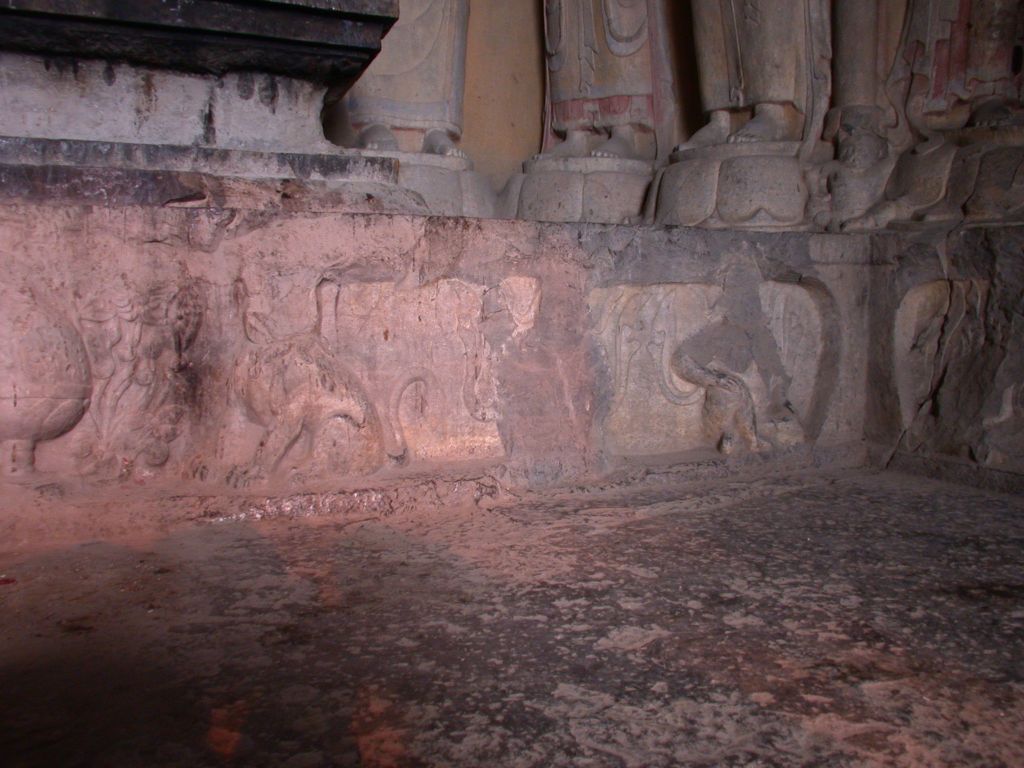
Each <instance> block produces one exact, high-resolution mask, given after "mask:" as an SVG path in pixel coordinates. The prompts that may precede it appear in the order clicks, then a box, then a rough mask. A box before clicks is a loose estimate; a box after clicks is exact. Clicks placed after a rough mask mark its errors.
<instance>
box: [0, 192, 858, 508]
mask: <svg viewBox="0 0 1024 768" xmlns="http://www.w3.org/2000/svg"><path fill="white" fill-rule="evenodd" d="M313 199H314V200H315V198H313ZM236 200H237V202H236V205H240V204H242V200H244V198H242V197H239V198H237V199H236ZM129 202H130V196H129V199H128V200H122V201H120V202H118V203H116V204H115V205H114V206H113V207H94V208H86V207H77V206H70V205H66V204H61V203H59V202H57V201H53V202H52V204H51V205H49V206H46V205H41V204H38V203H28V202H20V203H17V202H15V201H13V200H11V201H8V204H6V205H3V206H0V216H2V220H0V221H2V224H0V243H2V248H0V253H2V254H3V258H4V268H5V269H6V270H7V271H8V272H9V273H10V274H12V275H18V276H21V277H22V278H23V279H25V280H28V281H30V282H31V283H32V284H33V285H34V286H37V290H40V291H46V292H48V293H50V294H52V295H53V302H54V303H56V304H58V305H59V306H61V307H62V308H63V311H64V313H65V314H66V316H67V317H68V318H69V320H70V322H71V325H72V327H73V328H74V329H75V332H76V333H78V334H79V335H80V336H81V338H82V339H83V340H84V343H85V347H86V349H87V351H88V357H89V365H90V370H91V379H90V382H89V383H90V384H91V387H92V400H91V403H90V405H89V409H88V411H87V412H86V414H85V418H84V419H83V420H82V423H81V424H80V425H78V426H77V427H76V428H75V429H72V430H71V431H70V432H69V433H68V434H67V435H65V436H63V437H60V438H59V439H55V440H51V441H49V442H46V443H43V444H41V446H40V448H39V449H38V453H39V460H38V461H37V468H38V477H37V478H36V479H34V480H32V481H31V482H34V483H36V484H38V483H42V482H46V481H47V480H48V479H52V480H54V481H60V479H61V478H68V477H70V476H71V475H79V476H82V477H83V478H86V485H89V484H90V483H97V482H100V481H102V480H115V479H118V478H120V479H122V480H124V479H127V478H135V479H145V480H146V482H147V483H150V484H151V485H152V486H153V487H154V488H159V487H164V486H166V485H167V484H169V483H174V484H175V485H177V486H178V487H179V488H184V487H194V488H197V489H199V488H206V489H211V490H215V491H216V492H225V491H226V490H227V489H229V488H233V487H245V488H252V489H256V488H259V489H261V492H262V491H267V490H272V489H301V488H313V487H319V484H320V483H322V482H324V481H326V480H328V479H329V478H334V479H337V478H344V477H348V478H358V477H360V476H366V475H368V474H374V475H381V476H385V475H387V474H388V473H393V472H405V471H424V470H429V469H430V468H436V467H441V466H454V465H457V464H459V463H464V462H478V463H479V462H481V461H482V462H485V463H489V464H490V465H492V466H494V467H495V469H494V471H498V472H506V473H510V474H508V482H511V483H513V484H516V483H525V484H536V483H552V482H554V483H559V482H565V481H570V482H571V481H573V479H574V478H582V477H586V476H599V475H602V474H604V473H606V472H608V471H612V470H614V468H615V467H616V466H618V465H620V464H621V463H622V462H627V463H629V462H632V461H634V460H635V459H636V457H639V456H643V455H647V454H662V455H665V456H673V455H677V454H683V455H692V456H694V457H696V458H698V459H699V460H707V459H710V458H713V457H714V456H715V455H716V449H717V451H721V452H723V453H730V452H734V453H736V454H738V455H742V454H745V453H748V452H757V453H763V454H765V455H766V456H769V455H771V456H774V455H777V454H779V455H781V454H786V453H787V452H791V451H793V450H800V451H805V452H806V451H810V450H811V449H814V448H815V446H818V447H823V446H843V445H851V446H855V445H857V444H859V443H860V441H861V439H862V426H861V422H862V418H863V417H862V403H863V393H862V391H861V390H862V384H861V383H860V382H862V381H863V376H864V370H865V369H864V354H863V344H862V341H861V340H860V339H859V338H858V330H857V329H858V323H862V322H863V315H860V316H858V315H857V310H856V306H857V303H858V301H860V298H859V296H860V293H859V292H860V291H862V290H863V286H865V285H866V284H867V279H868V278H867V270H868V259H869V256H870V253H869V251H868V250H867V242H868V241H866V240H857V239H855V238H849V237H835V238H820V237H818V238H815V237H808V236H794V237H792V238H785V237H773V236H767V235H759V236H754V237H750V238H741V239H737V238H736V237H735V236H733V235H729V234H724V233H723V234H710V233H700V232H695V231H675V232H657V231H635V230H629V229H626V228H615V227H603V228H587V229H585V230H584V229H579V228H577V227H572V226H565V225H562V226H540V225H536V224H528V223H513V222H496V221H491V222H482V221H481V222H471V221H468V220H459V219H452V220H437V219H424V218H409V217H396V216H372V215H370V216H366V215H352V214H346V213H331V212H322V213H321V212H317V213H313V212H309V211H308V209H306V211H305V212H296V211H294V210H293V211H292V212H289V210H288V209H287V208H286V207H282V206H270V205H268V204H266V203H265V202H263V201H260V200H259V199H254V200H253V201H251V203H250V205H251V208H248V209H247V208H246V207H237V208H227V209H225V208H217V207H210V201H209V200H208V199H206V198H204V197H198V198H196V199H194V200H193V201H192V202H190V203H189V204H188V207H184V208H182V207H168V206H158V205H153V204H152V203H147V204H146V205H135V206H132V205H129V204H128V203H129ZM327 210H328V211H329V210H330V209H329V208H328V209H327ZM689 295H693V296H694V297H695V298H696V297H698V296H702V297H704V298H703V299H701V300H700V301H698V302H697V303H693V302H687V301H682V299H681V297H684V296H689ZM617 302H618V303H617ZM620 305H622V306H620ZM625 305H629V306H630V307H634V308H626V309H624V308H623V307H624V306H625ZM640 305H643V306H645V307H647V309H643V310H641V309H640V308H639V307H640ZM698 305H699V306H698ZM705 305H706V307H705V308H706V310H707V311H702V310H700V307H704V306H705ZM588 306H589V307H590V309H589V310H588ZM600 307H604V309H601V308H600ZM615 307H618V308H617V309H616V308H615ZM645 312H648V313H653V315H652V318H654V320H653V325H652V326H651V327H649V328H647V330H641V329H639V328H633V326H632V325H631V324H630V320H629V318H630V317H633V316H634V315H636V316H638V317H639V316H644V317H645V316H646V315H645V314H644V313H645ZM843 313H845V315H844V314H843ZM623 318H625V319H623ZM735 333H739V334H740V338H748V339H749V341H746V342H742V343H740V344H739V346H737V341H736V339H734V338H733V335H734V334H735ZM631 334H632V336H631ZM630 338H635V341H630V340H629V339H630ZM623 344H627V345H628V344H635V345H637V347H638V348H637V349H635V350H632V351H627V352H622V351H619V352H616V351H615V350H616V349H617V348H618V347H621V346H622V345H623ZM659 344H660V345H661V346H660V347H659V346H658V345H659ZM624 354H625V355H626V357H623V355H624ZM630 355H632V356H630ZM681 355H682V356H681ZM627 357H628V359H627ZM634 358H635V359H634ZM687 361H689V362H687ZM631 366H632V367H631ZM680 366H683V367H687V366H689V367H687V371H689V373H687V372H686V371H684V370H683V369H682V368H680ZM623 367H625V368H626V369H629V370H630V371H632V373H628V372H627V374H625V375H623V374H622V373H621V371H622V370H623ZM680 375H682V376H684V377H685V376H690V379H689V380H688V381H679V380H677V379H678V377H679V376H680ZM637 376H638V377H639V378H636V377H637ZM673 376H676V377H677V379H672V377H673ZM663 387H668V389H664V388H663ZM673 388H675V389H686V390H688V391H689V392H690V394H691V395H692V396H693V397H692V399H693V402H692V403H690V402H687V403H678V402H675V401H673V400H672V399H671V398H669V399H664V392H666V391H667V392H671V391H672V389H673ZM671 424H679V425H684V424H688V425H689V426H688V427H685V428H682V427H681V428H680V429H678V430H674V429H672V428H670V427H669V425H671ZM645 425H646V426H645ZM47 437H57V436H56V435H47ZM801 446H802V447H801ZM806 455H807V456H810V453H806ZM382 473H383V474H382Z"/></svg>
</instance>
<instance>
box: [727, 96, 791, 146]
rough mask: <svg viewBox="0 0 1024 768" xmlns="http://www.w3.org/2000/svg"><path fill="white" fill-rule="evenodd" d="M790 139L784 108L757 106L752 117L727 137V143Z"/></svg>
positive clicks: (768, 105)
mask: <svg viewBox="0 0 1024 768" xmlns="http://www.w3.org/2000/svg"><path fill="white" fill-rule="evenodd" d="M792 138H793V137H792V135H791V133H790V125H789V120H788V119H787V116H786V108H785V107H783V106H782V105H781V104H759V105H758V106H757V108H756V109H755V111H754V117H753V118H752V119H751V120H750V122H748V123H747V124H746V125H744V126H743V127H742V128H740V129H739V130H738V131H736V133H734V134H733V135H732V136H730V137H729V143H730V144H750V143H753V142H755V141H788V140H792Z"/></svg>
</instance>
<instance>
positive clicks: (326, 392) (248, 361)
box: [228, 277, 373, 484]
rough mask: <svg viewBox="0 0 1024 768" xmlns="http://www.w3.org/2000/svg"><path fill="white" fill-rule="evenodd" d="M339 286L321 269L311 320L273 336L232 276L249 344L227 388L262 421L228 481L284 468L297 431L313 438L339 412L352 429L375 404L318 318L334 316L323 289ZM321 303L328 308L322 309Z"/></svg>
mask: <svg viewBox="0 0 1024 768" xmlns="http://www.w3.org/2000/svg"><path fill="white" fill-rule="evenodd" d="M337 290H338V286H337V284H336V283H334V282H333V281H332V280H331V279H330V278H328V277H323V278H322V279H321V280H320V282H319V283H318V284H317V286H316V289H315V295H316V319H315V321H314V324H313V327H312V328H310V329H309V330H308V331H305V332H301V333H296V334H293V335H289V336H284V337H280V338H278V337H275V335H274V334H273V333H272V332H271V331H270V330H269V328H268V327H267V321H266V318H264V317H263V316H262V315H261V314H260V313H257V312H253V311H250V310H249V309H248V298H249V295H248V291H247V289H246V286H245V283H244V282H243V281H242V280H240V279H239V280H238V281H237V282H236V283H235V288H234V293H235V295H234V299H235V302H236V305H237V307H238V310H239V313H240V315H241V317H242V324H243V328H244V331H245V337H246V339H247V340H248V342H249V347H248V350H247V351H246V352H245V353H244V354H243V355H242V356H241V357H240V358H239V360H238V362H237V363H236V366H235V371H234V376H233V383H232V396H233V398H234V399H235V400H236V401H237V403H238V404H239V405H240V406H241V409H242V411H243V413H244V414H245V416H246V417H247V418H248V419H249V420H250V421H251V422H252V423H254V424H257V425H259V426H260V427H262V428H263V436H262V438H261V440H260V443H259V447H258V448H257V449H256V451H255V453H254V455H253V457H252V459H251V461H250V462H249V465H248V466H247V467H241V468H239V469H237V470H233V471H232V472H231V473H230V474H229V476H228V481H229V482H231V483H243V484H244V483H246V482H248V481H249V480H251V479H256V478H261V477H264V476H266V475H268V474H275V473H278V472H279V471H281V470H283V469H284V467H283V464H284V460H285V458H286V457H287V456H288V455H289V454H290V453H291V452H292V449H293V447H294V446H295V445H296V444H297V443H298V442H299V441H300V439H301V438H306V439H307V441H308V442H309V443H310V445H312V444H313V443H314V441H315V438H316V435H317V432H318V431H319V430H320V429H321V428H322V427H323V426H324V425H325V424H326V423H327V422H328V421H330V420H332V419H345V420H347V421H349V422H350V423H351V424H352V425H353V426H355V427H356V428H358V429H362V428H364V426H367V422H368V421H369V420H370V419H371V416H372V414H373V409H372V406H371V405H370V402H369V400H368V399H367V397H366V395H365V394H364V392H363V390H362V387H361V386H360V384H359V383H358V381H357V380H356V379H355V376H354V375H353V374H352V373H350V372H349V371H347V370H346V369H345V367H344V366H343V365H342V364H341V363H340V362H339V361H338V360H337V358H336V356H335V355H334V353H333V352H332V351H331V349H330V348H329V347H328V345H327V343H326V341H325V334H324V332H323V327H322V326H323V324H324V321H325V319H330V318H333V316H334V315H333V303H331V302H329V301H327V300H325V294H326V293H327V292H328V291H333V293H334V295H335V296H336V294H337ZM325 306H330V307H331V310H332V311H329V312H325V311H324V310H325ZM328 337H329V334H328ZM300 461H301V460H300Z"/></svg>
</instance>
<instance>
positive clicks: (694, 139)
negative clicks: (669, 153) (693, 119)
mask: <svg viewBox="0 0 1024 768" xmlns="http://www.w3.org/2000/svg"><path fill="white" fill-rule="evenodd" d="M731 130H732V119H731V117H730V115H729V111H728V110H726V109H716V110H715V111H714V112H712V113H711V114H710V115H708V122H707V125H705V126H704V127H703V128H700V129H699V130H698V131H697V132H696V133H695V134H693V136H691V137H690V138H689V139H688V140H687V141H685V142H683V143H682V144H680V145H679V146H678V147H676V149H675V151H676V152H685V151H686V150H688V149H698V148H700V147H713V146H716V145H718V144H725V142H726V141H727V140H728V138H729V134H730V132H731Z"/></svg>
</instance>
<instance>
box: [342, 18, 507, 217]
mask: <svg viewBox="0 0 1024 768" xmlns="http://www.w3.org/2000/svg"><path fill="white" fill-rule="evenodd" d="M400 11H401V15H400V17H399V20H398V22H397V23H396V24H395V26H394V27H393V28H392V29H391V31H390V32H389V33H388V35H387V36H386V37H385V38H384V41H383V44H382V46H381V53H380V55H379V56H378V57H377V58H376V59H375V60H374V61H373V63H372V64H371V65H370V67H369V69H368V70H367V71H366V73H365V74H364V75H363V76H362V77H361V78H360V79H359V81H358V82H357V83H356V84H355V86H353V88H352V89H351V91H350V92H349V93H348V95H347V97H346V99H345V105H344V106H345V112H346V113H347V119H348V122H349V123H350V133H351V135H350V136H347V137H346V139H347V141H346V144H348V145H350V146H352V147H355V148H358V149H360V150H362V151H364V152H366V153H368V154H373V155H377V156H385V157H393V158H396V159H398V160H399V162H400V166H399V171H398V184H399V186H401V187H402V188H403V189H405V190H408V191H411V192H413V193H415V194H416V195H419V196H420V197H422V199H423V202H424V203H425V205H426V207H427V209H428V210H429V211H430V212H431V213H433V214H436V215H445V216H475V217H479V216H494V214H495V205H496V197H495V194H494V191H493V190H492V189H491V188H490V186H489V184H488V183H487V181H486V180H485V179H484V178H483V177H482V176H480V175H479V174H476V173H474V172H473V163H472V162H471V161H470V159H469V158H468V157H467V156H466V153H465V152H463V151H462V150H461V149H460V148H459V146H458V140H459V138H460V137H461V136H462V123H463V96H464V93H463V92H464V88H465V79H466V72H465V70H466V32H467V25H468V22H469V2H468V0H401V3H400ZM328 109H329V110H330V109H331V108H330V107H329V108H328ZM409 212H411V213H418V212H419V211H414V210H412V211H409Z"/></svg>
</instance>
